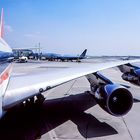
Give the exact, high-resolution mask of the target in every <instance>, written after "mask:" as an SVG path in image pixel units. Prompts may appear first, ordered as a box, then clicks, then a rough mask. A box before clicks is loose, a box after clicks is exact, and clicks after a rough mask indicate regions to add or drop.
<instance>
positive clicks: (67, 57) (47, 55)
mask: <svg viewBox="0 0 140 140" xmlns="http://www.w3.org/2000/svg"><path fill="white" fill-rule="evenodd" d="M86 53H87V49H85V50H84V51H83V52H82V54H81V55H80V56H76V55H75V56H74V55H60V54H56V53H44V54H42V55H41V59H47V60H50V61H55V60H60V61H73V60H75V61H77V62H80V60H81V59H85V58H86Z"/></svg>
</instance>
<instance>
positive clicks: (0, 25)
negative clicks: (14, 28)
mask: <svg viewBox="0 0 140 140" xmlns="http://www.w3.org/2000/svg"><path fill="white" fill-rule="evenodd" d="M3 16H4V12H3V8H2V10H1V19H0V37H1V38H3V34H4V17H3Z"/></svg>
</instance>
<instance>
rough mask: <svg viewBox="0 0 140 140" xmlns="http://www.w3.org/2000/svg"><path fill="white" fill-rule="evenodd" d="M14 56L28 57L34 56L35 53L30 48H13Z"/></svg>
mask: <svg viewBox="0 0 140 140" xmlns="http://www.w3.org/2000/svg"><path fill="white" fill-rule="evenodd" d="M12 51H13V54H14V58H15V59H18V58H19V57H20V56H26V57H28V59H30V58H33V59H34V57H35V54H34V53H33V51H32V50H30V49H13V50H12Z"/></svg>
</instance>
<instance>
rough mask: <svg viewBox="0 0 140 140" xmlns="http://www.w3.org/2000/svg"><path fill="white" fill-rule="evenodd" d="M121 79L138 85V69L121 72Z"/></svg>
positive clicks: (139, 78) (139, 74) (139, 75)
mask: <svg viewBox="0 0 140 140" xmlns="http://www.w3.org/2000/svg"><path fill="white" fill-rule="evenodd" d="M122 79H123V80H125V81H128V82H130V83H132V84H135V85H137V86H140V69H134V70H133V71H131V72H126V73H123V75H122Z"/></svg>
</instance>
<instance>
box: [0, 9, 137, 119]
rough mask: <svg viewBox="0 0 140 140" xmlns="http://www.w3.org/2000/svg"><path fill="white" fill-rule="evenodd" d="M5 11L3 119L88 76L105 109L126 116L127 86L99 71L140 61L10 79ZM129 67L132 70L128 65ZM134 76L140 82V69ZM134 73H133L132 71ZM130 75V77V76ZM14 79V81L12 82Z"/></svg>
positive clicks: (0, 87) (0, 42)
mask: <svg viewBox="0 0 140 140" xmlns="http://www.w3.org/2000/svg"><path fill="white" fill-rule="evenodd" d="M3 31H4V30H3V9H2V16H1V24H0V52H1V53H0V55H1V56H0V65H1V66H0V117H2V116H3V115H4V112H7V111H8V110H9V109H10V108H12V107H13V106H15V105H17V104H20V103H22V102H24V101H27V100H28V101H29V100H30V102H31V103H34V97H35V96H36V97H37V101H39V102H43V101H44V98H43V93H44V92H45V91H47V90H50V89H52V88H54V87H56V86H59V85H61V84H63V83H66V82H69V81H71V80H73V79H76V78H79V77H81V76H86V78H87V79H88V81H89V83H90V87H91V94H92V95H93V97H94V98H95V100H96V101H97V103H98V104H99V105H100V107H101V108H102V109H104V110H105V111H106V112H108V113H109V114H111V115H113V116H122V115H124V114H126V113H127V112H128V111H129V110H130V109H131V107H132V104H133V97H132V94H131V92H130V91H129V90H128V89H127V88H126V87H124V86H122V85H119V84H115V83H113V82H112V81H111V80H109V79H108V78H107V77H105V76H103V75H102V74H100V73H99V72H98V71H100V70H104V69H107V68H111V67H116V66H120V65H122V66H124V67H123V70H125V69H126V68H125V65H126V64H128V63H134V62H140V60H124V61H115V62H106V63H105V62H104V63H96V64H92V65H91V66H89V67H84V68H83V67H79V68H68V69H65V70H63V71H59V72H56V73H54V72H53V73H43V74H34V75H22V76H18V77H12V76H11V77H10V73H11V68H12V64H11V63H9V61H8V59H9V58H10V57H11V54H12V50H11V48H10V47H9V45H8V44H7V43H6V42H5V41H4V39H3ZM127 67H131V66H129V65H127ZM133 71H134V76H135V78H137V80H139V77H140V72H138V71H140V68H138V67H134V68H133ZM129 74H131V71H130V72H129ZM126 76H127V75H126ZM9 77H10V80H9Z"/></svg>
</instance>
